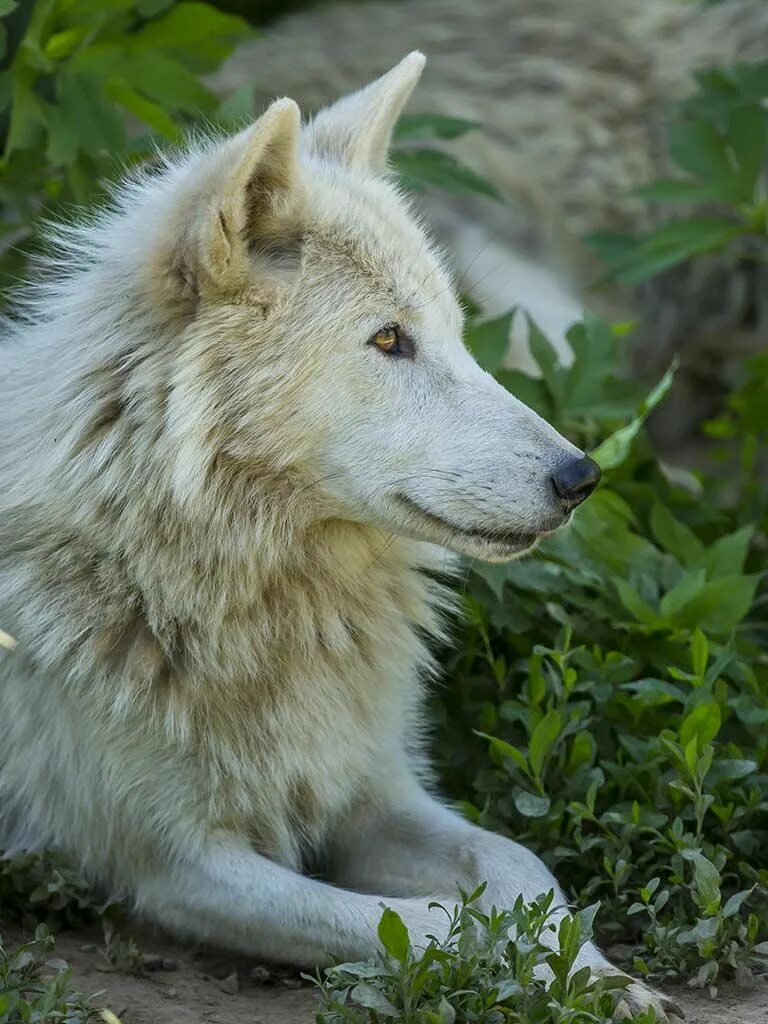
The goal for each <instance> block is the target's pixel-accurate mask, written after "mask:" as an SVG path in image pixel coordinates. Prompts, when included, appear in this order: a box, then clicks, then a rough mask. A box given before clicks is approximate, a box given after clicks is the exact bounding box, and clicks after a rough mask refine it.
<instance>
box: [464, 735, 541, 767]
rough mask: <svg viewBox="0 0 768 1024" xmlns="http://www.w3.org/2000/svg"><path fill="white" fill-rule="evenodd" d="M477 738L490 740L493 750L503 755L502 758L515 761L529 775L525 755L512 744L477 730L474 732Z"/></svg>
mask: <svg viewBox="0 0 768 1024" xmlns="http://www.w3.org/2000/svg"><path fill="white" fill-rule="evenodd" d="M474 731H475V735H476V736H481V737H482V738H483V739H485V740H488V742H489V743H490V744H491V746H492V747H493V749H494V750H495V751H497V752H498V753H499V754H501V756H502V757H507V758H509V760H510V761H513V762H514V763H515V764H516V765H517V767H518V768H521V769H522V770H523V771H524V772H525V774H526V775H527V774H528V761H527V760H526V758H525V755H524V754H523V753H521V751H519V750H518V749H517V747H513V746H512V744H511V743H507V741H506V740H502V739H499V737H498V736H489V735H488V733H485V732H479V731H478V730H477V729H475V730H474Z"/></svg>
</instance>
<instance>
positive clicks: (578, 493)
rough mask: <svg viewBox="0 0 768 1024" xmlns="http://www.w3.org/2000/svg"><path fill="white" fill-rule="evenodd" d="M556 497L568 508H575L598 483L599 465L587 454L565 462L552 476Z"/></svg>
mask: <svg viewBox="0 0 768 1024" xmlns="http://www.w3.org/2000/svg"><path fill="white" fill-rule="evenodd" d="M552 483H553V484H554V485H555V490H556V491H557V494H558V497H560V498H562V499H563V501H564V502H565V504H566V505H567V507H568V508H569V509H572V508H576V506H577V505H580V504H581V503H582V501H584V499H585V498H588V497H589V496H590V494H591V493H592V491H594V489H595V488H596V487H597V485H598V484H599V483H600V467H599V466H598V464H597V463H596V462H595V460H594V459H590V457H589V456H588V455H584V456H582V458H580V459H574V460H573V462H567V463H566V464H565V465H564V466H561V467H560V469H558V471H557V472H556V473H555V474H554V476H553V477H552Z"/></svg>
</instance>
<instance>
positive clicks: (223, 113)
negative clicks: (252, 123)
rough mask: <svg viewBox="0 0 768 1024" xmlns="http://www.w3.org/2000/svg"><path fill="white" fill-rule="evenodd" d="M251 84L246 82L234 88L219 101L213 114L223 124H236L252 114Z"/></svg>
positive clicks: (252, 97)
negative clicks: (221, 101) (233, 90)
mask: <svg viewBox="0 0 768 1024" xmlns="http://www.w3.org/2000/svg"><path fill="white" fill-rule="evenodd" d="M253 102H254V96H253V86H252V85H251V83H250V82H249V83H247V84H246V85H244V86H242V87H241V88H240V89H237V90H235V92H232V93H230V94H229V96H227V98H226V99H225V100H224V101H223V103H221V104H220V105H219V106H218V108H217V110H216V114H215V118H216V120H217V121H220V122H222V123H223V124H237V123H240V122H243V121H246V120H247V119H248V118H250V117H252V116H253Z"/></svg>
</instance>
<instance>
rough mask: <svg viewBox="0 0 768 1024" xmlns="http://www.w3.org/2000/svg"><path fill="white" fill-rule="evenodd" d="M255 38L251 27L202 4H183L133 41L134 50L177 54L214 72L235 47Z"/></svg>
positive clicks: (150, 24) (190, 0) (184, 1)
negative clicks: (239, 43) (194, 59)
mask: <svg viewBox="0 0 768 1024" xmlns="http://www.w3.org/2000/svg"><path fill="white" fill-rule="evenodd" d="M251 34H252V30H251V28H250V26H249V25H248V23H247V22H246V21H244V20H243V19H242V18H238V17H236V16H235V15H233V14H225V13H224V12H223V11H219V10H217V9H216V8H215V7H214V6H213V5H211V4H206V3H200V2H198V0H182V2H181V3H177V4H175V5H174V6H173V7H172V8H171V10H170V11H168V13H167V14H164V15H162V16H161V17H159V18H155V19H154V20H152V21H149V22H147V24H146V25H145V26H144V27H143V28H142V29H141V30H140V31H139V32H137V33H136V34H135V35H134V37H133V45H134V48H135V49H137V50H139V49H143V50H147V51H151V52H156V51H157V50H168V51H175V52H176V53H177V56H178V58H179V59H180V60H184V61H185V62H186V63H188V62H189V58H190V57H192V58H197V59H198V60H199V61H201V62H202V65H203V67H205V68H210V69H213V68H214V67H215V66H216V65H217V64H218V63H219V62H220V61H222V60H223V59H224V57H226V56H227V55H228V54H229V52H230V51H231V49H232V47H233V46H234V44H235V43H236V42H237V41H239V40H241V39H245V38H247V37H248V36H249V35H251Z"/></svg>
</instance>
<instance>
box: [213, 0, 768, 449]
mask: <svg viewBox="0 0 768 1024" xmlns="http://www.w3.org/2000/svg"><path fill="white" fill-rule="evenodd" d="M414 46H416V47H419V48H420V49H423V50H424V51H425V52H426V53H427V54H428V55H429V61H430V62H429V67H428V69H427V73H426V75H425V78H424V82H423V84H422V87H421V88H420V89H419V94H418V96H417V97H416V98H415V100H414V104H413V106H412V108H411V109H412V110H413V111H416V112H426V113H434V112H438V113H443V114H448V115H452V116H454V117H455V116H458V117H464V118H468V119H469V120H471V121H476V122H478V123H479V124H480V125H481V130H479V131H475V132H471V133H469V134H467V135H466V136H464V138H462V139H460V140H458V141H457V142H456V143H454V144H452V148H453V149H455V150H456V151H457V153H458V155H459V156H460V158H461V159H462V161H463V162H464V163H467V164H468V165H470V166H471V167H473V168H474V169H476V170H477V171H479V172H480V173H482V174H483V175H485V176H486V177H487V178H489V179H490V180H491V181H492V182H493V183H494V184H495V185H496V187H497V188H498V189H499V191H500V192H501V193H502V194H503V196H504V197H505V199H506V200H507V203H506V205H502V204H499V203H494V202H493V201H491V200H483V199H478V200H473V201H469V200H468V199H467V198H461V197H451V196H450V195H448V194H445V195H444V197H443V198H442V199H438V197H437V195H436V194H435V193H431V194H430V196H429V216H430V221H431V222H432V223H433V224H434V225H435V226H436V227H437V228H438V229H439V236H440V238H441V240H442V241H443V242H444V243H445V244H446V245H447V247H448V249H449V251H450V253H451V256H452V259H453V260H454V263H455V266H456V268H457V270H458V271H460V272H463V271H466V273H465V274H464V275H463V279H462V284H463V286H464V287H465V288H466V289H467V290H470V291H471V292H472V293H473V297H474V298H475V299H476V300H477V301H479V302H480V304H481V306H482V307H483V308H484V309H485V310H486V311H487V312H488V313H489V314H497V313H505V312H506V311H507V310H508V309H509V308H510V307H511V306H512V305H513V304H521V305H524V306H526V307H527V308H528V309H529V310H530V312H531V313H532V314H533V316H534V318H535V319H536V320H537V321H538V322H539V324H540V325H541V327H542V328H543V329H544V330H545V333H547V334H548V335H549V336H550V337H551V338H552V341H553V343H554V344H555V345H556V347H557V349H558V351H559V352H560V354H561V356H562V357H563V358H564V359H566V360H567V359H568V358H569V357H570V350H569V348H568V346H567V344H566V343H565V342H564V335H565V331H566V329H567V327H568V326H569V325H570V324H571V323H572V322H573V321H574V320H577V319H579V318H580V316H581V310H582V307H583V306H584V305H587V306H590V307H592V308H594V309H596V310H597V311H598V312H601V313H603V314H604V315H606V316H609V317H613V318H616V319H621V320H624V319H628V318H633V317H639V318H641V326H640V329H639V330H638V332H637V333H636V335H635V341H634V357H635V359H634V362H635V365H634V371H635V372H636V373H641V374H644V375H646V376H647V377H648V378H649V379H653V378H654V377H656V376H658V375H660V374H661V373H662V372H663V371H664V370H665V369H666V368H667V366H668V364H669V362H670V360H671V358H672V354H673V352H675V351H677V352H679V353H680V355H681V357H682V365H681V370H680V372H679V373H678V375H677V381H676V384H675V394H674V399H673V400H670V401H669V402H667V403H665V408H664V411H663V416H661V415H660V414H659V413H657V422H656V429H655V431H654V435H655V440H656V442H657V444H658V445H659V446H660V447H661V448H662V449H664V450H666V451H669V450H670V449H673V450H674V449H676V448H677V447H678V446H679V445H680V443H681V442H684V441H685V440H686V438H687V436H688V435H689V432H691V431H694V432H695V430H696V428H697V426H698V423H699V422H700V421H701V419H702V417H704V416H706V415H710V414H711V413H712V412H713V411H714V409H715V408H716V407H717V403H718V400H719V398H720V397H721V395H722V390H723V386H724V383H725V382H726V381H727V378H728V375H729V372H730V371H731V370H732V369H733V368H734V364H736V363H737V361H738V360H739V359H740V358H743V355H744V354H745V353H746V352H749V351H754V350H755V349H757V348H762V347H764V346H765V344H766V338H768V300H767V299H766V298H765V296H766V295H768V275H766V273H764V272H761V271H760V268H759V264H758V263H757V262H756V261H754V260H746V261H741V262H740V261H739V260H736V259H730V258H727V257H726V258H724V259H710V260H699V261H696V262H694V263H693V264H692V265H689V266H686V267H682V268H678V269H675V270H672V271H669V272H667V273H666V274H662V275H660V276H658V277H656V278H655V279H654V281H653V282H652V283H650V284H648V285H645V286H643V288H641V289H640V290H639V292H638V294H633V295H630V294H628V293H626V292H624V291H622V290H619V289H617V288H615V287H612V288H610V289H607V288H602V289H600V290H598V291H595V290H594V289H593V288H592V287H591V285H592V283H593V282H594V281H595V280H596V279H597V278H598V277H600V276H602V274H603V272H604V269H605V268H604V267H603V266H601V265H600V264H599V263H598V261H597V260H596V259H593V258H592V257H591V255H590V253H589V251H588V249H587V248H586V247H585V245H584V243H583V237H584V236H585V235H586V234H588V233H589V232H593V231H597V230H614V231H619V232H630V233H636V234H638V233H642V232H643V231H646V230H648V229H649V228H650V227H651V226H652V225H653V224H654V222H655V220H656V219H657V218H658V213H659V211H658V209H655V208H654V206H653V204H651V203H649V202H647V201H644V200H641V199H640V198H639V197H638V196H636V195H633V192H632V190H633V188H635V187H636V186H639V185H644V184H646V183H647V182H649V181H650V180H652V179H654V178H658V177H666V176H669V175H670V173H676V174H678V175H679V174H680V172H679V170H677V171H674V169H670V167H669V166H668V165H667V163H666V161H665V158H664V148H665V147H664V125H665V121H666V120H667V118H668V117H669V115H670V105H671V104H673V103H674V102H675V101H677V100H679V99H681V98H682V97H684V96H687V95H688V94H689V93H690V92H691V90H692V89H693V88H694V74H695V72H696V71H697V70H698V69H701V68H703V67H707V66H709V65H712V64H723V63H730V62H733V61H735V60H747V59H760V60H763V59H765V58H766V57H767V56H768V4H766V3H765V0H724V2H720V3H713V4H702V3H694V2H686V0H578V2H574V0H473V2H471V3H468V2H467V0H399V2H395V0H378V2H365V3H361V2H354V3H349V2H347V3H335V4H323V5H320V6H318V7H317V9H313V10H309V11H301V12H299V13H297V14H294V15H292V16H291V17H288V18H285V19H283V20H282V21H279V22H278V23H276V24H275V25H274V26H270V27H269V29H268V30H266V31H265V32H264V33H263V35H262V36H261V37H260V38H258V39H256V40H255V41H254V42H253V43H249V44H246V45H244V46H242V47H241V48H240V49H239V50H238V51H236V53H235V54H234V55H233V57H232V58H231V60H230V61H229V62H228V64H227V65H226V66H225V67H224V68H223V69H222V71H221V72H220V74H219V75H218V76H217V78H216V82H215V84H216V87H217V88H218V89H219V90H220V91H222V92H227V91H229V90H232V89H235V88H240V87H246V86H250V87H251V88H253V90H254V92H255V96H256V100H257V102H258V103H261V102H263V101H264V100H265V99H266V98H267V97H270V96H274V95H275V94H276V93H277V94H280V93H287V94H288V95H290V96H293V97H295V99H296V100H297V101H298V102H299V103H300V104H302V106H305V105H306V106H311V105H312V104H322V103H324V102H328V101H329V100H330V99H331V98H332V97H334V96H336V95H338V94H339V93H340V92H345V91H347V90H349V89H353V88H357V87H358V85H360V84H361V83H362V82H364V81H365V80H366V79H367V78H368V77H369V76H370V75H371V74H376V73H378V72H380V71H383V70H384V68H386V67H388V66H389V65H390V64H391V63H393V62H394V61H395V60H396V59H397V57H399V55H400V54H401V53H403V52H404V51H405V50H406V49H410V48H411V47H414ZM664 212H665V213H666V214H667V215H669V214H670V213H671V210H670V208H669V207H668V206H667V207H666V208H665V211H664ZM675 212H676V213H681V214H685V213H687V214H688V215H690V213H691V210H690V208H682V209H681V210H679V211H675ZM761 293H762V297H761ZM520 326H522V325H521V324H518V327H520ZM515 334H516V338H515V341H516V345H515V349H514V352H513V359H514V362H515V363H517V364H518V365H521V366H523V367H524V368H525V369H526V370H527V371H529V372H530V371H534V370H535V364H533V363H532V361H531V359H530V357H529V355H528V353H527V351H526V339H525V336H524V335H525V331H524V330H518V331H516V332H515Z"/></svg>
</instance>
